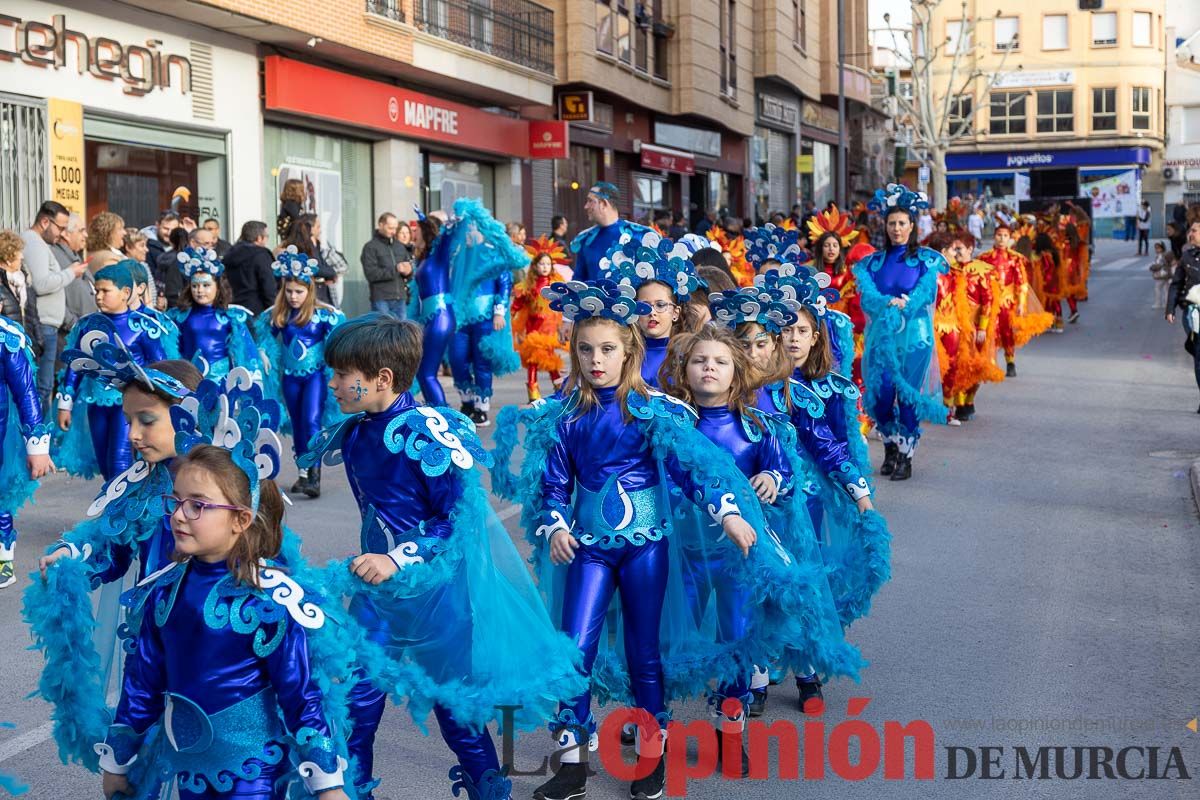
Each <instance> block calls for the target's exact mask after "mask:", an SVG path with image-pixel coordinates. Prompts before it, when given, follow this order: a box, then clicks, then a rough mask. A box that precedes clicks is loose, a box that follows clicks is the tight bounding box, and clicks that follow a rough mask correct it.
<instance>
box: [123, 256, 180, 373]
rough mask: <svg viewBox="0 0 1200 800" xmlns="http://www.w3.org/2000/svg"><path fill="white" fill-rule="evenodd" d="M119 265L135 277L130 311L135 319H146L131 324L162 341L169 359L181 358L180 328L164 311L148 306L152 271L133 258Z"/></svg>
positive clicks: (132, 320) (134, 320) (131, 321)
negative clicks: (122, 265) (147, 300)
mask: <svg viewBox="0 0 1200 800" xmlns="http://www.w3.org/2000/svg"><path fill="white" fill-rule="evenodd" d="M118 263H121V264H124V265H125V266H126V267H128V268H129V272H130V274H131V275H133V297H131V298H130V300H129V310H130V311H131V312H133V317H134V318H144V322H143V321H141V320H140V319H131V320H130V323H129V324H130V325H131V326H134V327H136V326H138V325H140V326H141V328H142V330H144V331H145V332H146V335H147V336H150V337H152V338H154V337H157V338H160V339H162V343H163V352H164V353H166V356H167V358H168V359H176V358H179V326H178V325H176V324H175V323H174V322H172V321H171V318H170V317H168V316H167V315H166V314H164V313H163V312H162V311H159V310H158V309H157V308H152V307H150V306H148V305H146V297H147V296H148V293H149V290H150V271H149V270H148V269H146V265H145V264H143V263H142V262H140V261H137V260H135V259H132V258H130V259H125V260H123V261H120V262H118Z"/></svg>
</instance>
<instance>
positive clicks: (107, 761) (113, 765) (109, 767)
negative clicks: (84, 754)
mask: <svg viewBox="0 0 1200 800" xmlns="http://www.w3.org/2000/svg"><path fill="white" fill-rule="evenodd" d="M92 749H93V750H95V751H96V754H97V755H98V756H100V769H102V770H104V771H105V772H108V773H110V774H112V775H127V774H128V773H129V768H130V767H132V766H133V762H135V761H137V760H138V757H137V755H134V756H132V757H131V758H130V759H129V760H128V761H126V762H125V763H124V764H118V763H117V759H116V756H115V755H114V754H113V749H112V747H110V746H109V745H107V744H105V743H104V742H100V743H99V744H95V745H92Z"/></svg>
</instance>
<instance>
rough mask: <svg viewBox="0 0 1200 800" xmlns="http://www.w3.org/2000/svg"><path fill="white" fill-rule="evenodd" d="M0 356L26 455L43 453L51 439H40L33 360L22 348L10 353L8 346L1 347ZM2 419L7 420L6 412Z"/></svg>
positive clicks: (38, 409)
mask: <svg viewBox="0 0 1200 800" xmlns="http://www.w3.org/2000/svg"><path fill="white" fill-rule="evenodd" d="M0 356H2V357H3V358H4V362H5V363H4V382H5V385H6V386H7V387H8V391H9V394H10V395H11V396H12V400H13V403H15V404H16V407H17V416H18V418H19V419H20V420H21V435H22V436H23V437H24V439H25V450H26V453H27V454H28V455H44V454H46V453H49V452H50V440H49V438H46V439H45V441H44V442H42V439H43V437H44V435H45V431H43V430H42V427H43V426H42V401H41V398H39V397H38V392H37V379H36V377H35V374H34V368H33V363H32V362H31V361H30V360H29V357H28V356H27V355H26V353H25V351H24V350H18V351H16V352H13V351H12V350H10V349H8V348H7V347H3V346H0ZM4 416H5V420H4V422H5V423H7V421H8V420H7V415H4ZM3 435H4V430H3V429H0V441H3Z"/></svg>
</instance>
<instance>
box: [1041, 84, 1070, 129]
mask: <svg viewBox="0 0 1200 800" xmlns="http://www.w3.org/2000/svg"><path fill="white" fill-rule="evenodd" d="M1073 130H1075V91H1074V90H1073V89H1050V90H1047V91H1041V92H1038V93H1037V132H1038V133H1070V132H1071V131H1073Z"/></svg>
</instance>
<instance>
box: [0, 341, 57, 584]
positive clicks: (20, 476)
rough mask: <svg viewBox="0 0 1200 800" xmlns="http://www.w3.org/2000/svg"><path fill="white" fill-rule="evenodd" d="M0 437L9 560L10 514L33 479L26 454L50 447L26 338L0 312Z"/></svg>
mask: <svg viewBox="0 0 1200 800" xmlns="http://www.w3.org/2000/svg"><path fill="white" fill-rule="evenodd" d="M0 443H2V445H3V448H4V450H3V452H0V561H12V560H13V548H14V546H15V545H16V541H17V531H16V528H14V527H13V515H14V514H15V513H16V512H17V510H18V509H20V507H21V506H23V505H24V504H25V501H26V500H28V499H29V498H30V497H32V496H33V492H34V490H36V489H37V485H38V484H37V481H35V480H33V479H32V478H30V477H29V469H28V468H27V466H26V463H25V461H26V457H27V456H33V455H46V454H48V453H49V452H50V432H49V429H48V428H47V427H46V425H45V424H44V423H43V421H42V403H41V400H40V399H39V398H38V392H37V369H36V367H35V366H34V360H33V351H32V350H31V349H30V345H29V338H28V337H27V336H26V334H25V330H24V329H23V328H22V327H21V326H20V324H18V323H16V322H14V321H12V320H10V319H8V318H7V317H0Z"/></svg>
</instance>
